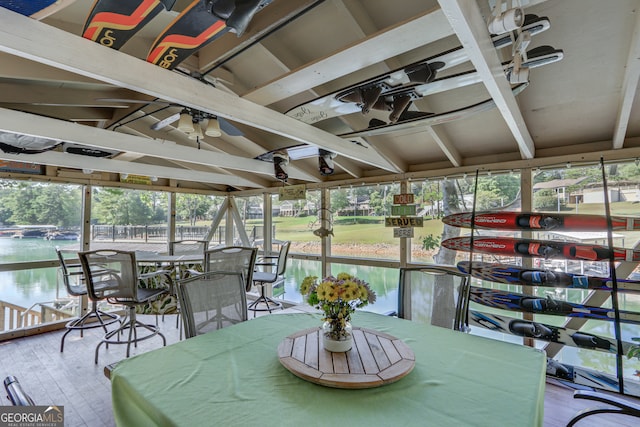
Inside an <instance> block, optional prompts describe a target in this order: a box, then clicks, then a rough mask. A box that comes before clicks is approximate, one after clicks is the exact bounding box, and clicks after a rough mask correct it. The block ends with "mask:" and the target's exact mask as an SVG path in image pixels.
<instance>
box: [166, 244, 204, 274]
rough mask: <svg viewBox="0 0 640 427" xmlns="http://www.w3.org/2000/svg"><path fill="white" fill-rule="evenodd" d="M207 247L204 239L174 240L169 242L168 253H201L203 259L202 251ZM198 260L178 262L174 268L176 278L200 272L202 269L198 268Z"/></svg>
mask: <svg viewBox="0 0 640 427" xmlns="http://www.w3.org/2000/svg"><path fill="white" fill-rule="evenodd" d="M208 249H209V242H208V241H206V240H196V239H187V240H175V241H172V242H169V255H194V254H197V255H202V257H203V259H204V253H205V252H206V251H207V250H208ZM200 267H201V265H200V262H197V263H189V264H179V265H178V266H177V269H176V280H177V279H184V278H186V277H189V276H192V275H194V274H198V273H201V272H202V270H204V268H203V269H200Z"/></svg>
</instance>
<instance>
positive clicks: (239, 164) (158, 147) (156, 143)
mask: <svg viewBox="0 0 640 427" xmlns="http://www.w3.org/2000/svg"><path fill="white" fill-rule="evenodd" d="M0 130H3V131H5V132H14V133H17V134H25V135H32V136H39V137H45V138H52V139H57V140H60V141H66V142H73V143H77V144H83V145H87V146H90V147H96V148H105V149H109V150H117V151H122V152H133V153H138V154H142V155H145V156H150V157H158V158H161V159H173V160H181V161H184V162H189V163H195V164H203V165H208V166H218V167H222V168H225V169H231V170H243V171H246V172H253V173H258V174H264V175H268V176H273V165H271V164H269V163H265V162H262V161H260V160H255V159H247V158H245V157H240V156H232V155H229V154H224V153H218V152H213V151H203V150H198V149H197V148H189V147H185V146H181V145H177V144H175V143H174V142H171V141H164V140H154V139H149V138H142V137H139V136H133V135H128V134H124V133H115V132H112V131H108V130H104V129H99V128H94V127H89V126H82V125H78V124H75V123H70V122H64V121H61V120H56V119H50V118H48V117H41V116H35V115H32V114H28V113H22V112H19V111H13V110H6V109H0ZM85 158H86V157H85ZM129 173H134V172H129ZM155 175H157V176H159V174H155ZM290 175H291V177H292V178H296V179H301V180H304V181H311V182H316V181H318V180H317V179H316V178H315V177H314V176H312V175H309V174H307V173H305V172H303V171H300V172H299V173H297V171H292V172H291V174H290ZM181 179H183V178H181Z"/></svg>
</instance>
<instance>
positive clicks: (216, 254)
mask: <svg viewBox="0 0 640 427" xmlns="http://www.w3.org/2000/svg"><path fill="white" fill-rule="evenodd" d="M257 254H258V249H257V248H249V247H243V246H229V247H225V248H216V249H210V250H208V251H206V252H205V254H204V260H205V261H204V271H205V272H208V271H233V272H236V273H240V274H242V277H243V280H244V283H245V288H246V290H247V291H249V290H250V289H251V286H252V285H253V269H254V268H255V264H256V256H257Z"/></svg>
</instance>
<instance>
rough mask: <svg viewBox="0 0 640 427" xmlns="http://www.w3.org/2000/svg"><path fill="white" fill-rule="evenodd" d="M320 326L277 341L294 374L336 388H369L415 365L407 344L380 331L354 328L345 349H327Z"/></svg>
mask: <svg viewBox="0 0 640 427" xmlns="http://www.w3.org/2000/svg"><path fill="white" fill-rule="evenodd" d="M319 332H320V328H310V329H305V330H303V331H299V332H296V333H295V334H292V335H289V336H288V337H286V338H285V339H284V340H283V341H282V342H281V343H280V345H278V357H279V358H280V363H282V365H283V366H284V367H285V368H287V369H288V370H289V371H291V372H292V373H293V374H294V375H296V376H298V377H300V378H302V379H305V380H307V381H310V382H312V383H315V384H320V385H324V386H327V387H335V388H353V389H357V388H372V387H379V386H381V385H385V384H390V383H393V382H395V381H398V380H399V379H400V378H402V377H404V376H406V375H407V374H408V373H409V372H411V370H412V369H413V367H414V366H415V356H414V354H413V351H412V350H411V348H409V346H407V345H406V344H405V343H404V342H402V341H400V340H399V339H397V338H395V337H393V336H391V335H389V334H385V333H382V332H378V331H374V330H371V329H364V328H355V327H354V328H353V338H354V345H353V347H352V348H351V350H349V351H348V352H345V353H331V352H329V351H326V350H325V349H324V347H323V345H322V340H321V339H320V333H319Z"/></svg>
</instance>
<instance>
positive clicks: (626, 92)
mask: <svg viewBox="0 0 640 427" xmlns="http://www.w3.org/2000/svg"><path fill="white" fill-rule="evenodd" d="M639 80H640V12H639V11H638V10H637V9H636V23H635V26H634V28H633V35H632V36H631V41H630V45H629V56H628V57H627V63H626V66H625V67H624V77H623V79H622V89H621V91H620V105H619V107H618V115H617V117H616V124H615V128H614V131H613V148H614V149H619V148H622V147H623V146H624V138H625V136H626V134H627V127H628V126H629V117H630V116H631V107H632V106H633V101H634V100H635V97H636V92H637V90H638V81H639Z"/></svg>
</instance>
